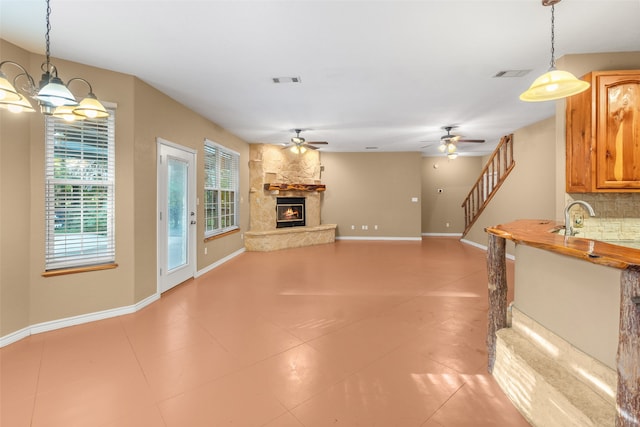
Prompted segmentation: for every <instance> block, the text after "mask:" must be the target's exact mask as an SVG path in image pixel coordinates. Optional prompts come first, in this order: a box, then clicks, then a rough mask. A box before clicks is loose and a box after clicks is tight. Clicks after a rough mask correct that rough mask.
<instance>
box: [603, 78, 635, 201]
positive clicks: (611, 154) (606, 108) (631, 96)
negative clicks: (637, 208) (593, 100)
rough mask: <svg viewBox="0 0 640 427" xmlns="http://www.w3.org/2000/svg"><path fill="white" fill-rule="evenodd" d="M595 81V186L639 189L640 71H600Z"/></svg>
mask: <svg viewBox="0 0 640 427" xmlns="http://www.w3.org/2000/svg"><path fill="white" fill-rule="evenodd" d="M596 84H597V91H598V92H597V115H598V119H597V120H598V122H597V123H598V124H597V127H598V130H597V133H598V136H597V141H596V153H597V165H596V180H597V182H596V186H597V188H599V189H600V188H602V189H640V75H639V74H638V73H637V71H636V72H635V73H631V72H630V73H628V74H627V73H623V72H621V73H619V74H617V75H600V76H597V82H596Z"/></svg>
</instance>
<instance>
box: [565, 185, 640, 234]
mask: <svg viewBox="0 0 640 427" xmlns="http://www.w3.org/2000/svg"><path fill="white" fill-rule="evenodd" d="M570 196H571V198H572V199H574V200H584V201H585V202H587V203H589V204H590V205H591V206H592V207H593V210H594V211H595V212H596V216H595V217H589V215H588V214H587V213H586V211H582V212H583V213H584V215H585V216H584V226H583V227H582V228H579V229H578V237H588V238H590V239H596V240H640V193H586V194H571V195H570ZM578 209H580V208H577V207H573V208H572V210H571V211H572V212H577V211H578Z"/></svg>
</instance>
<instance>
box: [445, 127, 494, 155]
mask: <svg viewBox="0 0 640 427" xmlns="http://www.w3.org/2000/svg"><path fill="white" fill-rule="evenodd" d="M456 127H457V126H444V127H443V128H442V129H444V130H446V131H447V134H446V135H442V136H441V137H440V146H439V147H438V149H439V150H440V151H441V152H443V153H446V155H447V157H449V158H450V159H452V160H453V159H455V158H456V157H458V150H457V147H456V144H457V143H459V142H476V143H482V142H484V139H463V137H462V136H461V135H452V134H451V130H452V129H455V128H456Z"/></svg>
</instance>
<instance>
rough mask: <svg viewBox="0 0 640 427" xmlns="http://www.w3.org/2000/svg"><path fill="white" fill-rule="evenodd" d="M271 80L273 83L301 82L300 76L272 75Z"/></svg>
mask: <svg viewBox="0 0 640 427" xmlns="http://www.w3.org/2000/svg"><path fill="white" fill-rule="evenodd" d="M272 80H273V82H274V83H302V79H301V78H300V77H274V78H272Z"/></svg>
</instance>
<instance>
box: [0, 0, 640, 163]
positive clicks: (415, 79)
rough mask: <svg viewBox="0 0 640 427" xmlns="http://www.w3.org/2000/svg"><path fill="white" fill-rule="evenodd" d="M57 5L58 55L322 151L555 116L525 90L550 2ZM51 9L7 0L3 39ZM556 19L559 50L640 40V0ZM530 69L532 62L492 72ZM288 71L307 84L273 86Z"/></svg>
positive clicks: (598, 1)
mask: <svg viewBox="0 0 640 427" xmlns="http://www.w3.org/2000/svg"><path fill="white" fill-rule="evenodd" d="M51 9H52V14H51V26H52V30H51V55H52V56H53V57H56V58H63V59H66V60H71V61H76V62H80V63H84V64H89V65H93V66H97V67H100V68H105V69H109V70H114V71H118V72H123V73H128V74H132V75H135V76H138V77H139V78H140V79H142V80H144V81H145V82H147V83H148V84H150V85H152V86H154V87H156V88H157V89H159V90H160V91H162V92H164V93H166V94H168V95H169V96H171V97H172V98H174V99H176V100H177V101H179V102H181V103H182V104H184V105H186V106H188V107H189V108H191V109H192V110H194V111H196V112H198V113H200V114H202V115H203V116H205V117H207V118H209V119H211V120H212V121H214V122H216V123H218V124H219V125H221V126H222V127H224V128H226V129H228V130H229V131H230V132H232V133H234V134H236V135H238V136H240V137H241V138H243V139H245V140H246V141H248V142H251V143H254V142H262V143H283V142H287V141H289V139H290V138H291V137H292V136H293V134H292V132H291V131H290V130H291V129H294V128H303V129H309V130H308V131H306V132H303V134H302V136H303V137H305V138H306V139H307V140H324V141H328V142H329V145H327V146H323V147H322V150H324V151H335V152H338V151H340V152H346V151H368V149H367V147H378V149H377V151H421V152H422V153H423V154H424V155H439V152H438V151H437V145H438V144H437V141H438V140H439V138H440V136H441V135H443V134H444V132H443V131H442V129H441V128H442V127H443V126H445V125H458V126H459V128H458V129H457V133H458V134H461V135H464V136H465V137H467V138H471V139H486V140H487V142H486V143H485V144H471V143H467V144H461V145H460V150H461V151H462V152H463V153H465V154H467V155H482V154H486V153H488V152H491V151H492V149H493V147H494V146H495V145H496V143H497V142H498V140H499V138H500V137H501V136H502V135H505V134H508V133H510V132H513V131H514V130H516V129H518V128H521V127H523V126H525V125H528V124H531V123H534V122H536V121H538V120H540V119H543V118H546V117H549V116H551V115H553V114H554V111H555V105H554V103H553V102H544V103H524V102H521V101H520V100H519V99H518V96H519V94H520V93H521V92H522V91H524V90H525V89H527V87H528V86H529V85H530V83H531V82H532V81H533V80H534V79H535V78H536V77H537V76H538V75H540V74H542V73H543V72H545V71H546V70H547V68H548V66H549V61H550V56H551V55H550V49H551V43H550V38H551V8H550V7H543V6H542V5H541V2H540V0H468V1H462V0H446V1H436V0H422V1H420V0H415V1H401V0H391V1H368V0H351V1H337V0H336V1H332V0H324V1H312V0H290V1H274V0H255V1H243V0H218V1H213V0H208V1H207V0H199V1H193V0H165V1H152V0H127V1H125V0H51ZM45 10H46V6H45V1H44V0H0V37H1V38H4V39H5V40H8V41H9V42H12V43H14V44H16V45H18V46H20V47H23V48H25V49H27V50H29V51H32V52H37V53H44V34H45V29H46V24H45V22H46V21H45ZM555 19H556V21H555V25H556V27H555V40H556V43H555V47H556V58H559V57H561V56H562V55H565V54H579V53H594V52H617V51H638V50H640V0H564V1H562V2H561V3H560V4H558V5H556V7H555ZM0 54H1V52H0ZM0 57H1V59H2V60H7V59H11V58H4V57H3V56H1V55H0ZM54 64H55V61H54ZM521 69H525V70H531V72H530V73H529V74H527V75H526V76H524V77H520V78H494V77H493V76H494V75H495V74H496V73H497V72H498V71H502V70H521ZM30 72H31V73H32V74H33V75H34V76H35V77H36V78H37V77H39V70H30ZM59 73H60V75H61V77H62V78H63V79H65V80H66V79H69V78H71V77H74V76H67V75H65V73H64V70H63V69H61V70H59ZM283 76H284V77H294V76H295V77H300V78H301V79H302V83H301V84H274V83H273V82H272V78H273V77H283ZM82 77H85V78H87V79H88V80H89V81H91V76H82ZM94 91H95V92H96V95H97V96H98V97H99V98H100V99H103V100H109V93H105V91H103V90H101V89H100V88H99V87H94ZM454 133H456V132H454ZM425 145H427V146H428V147H427V148H421V147H423V146H425Z"/></svg>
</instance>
